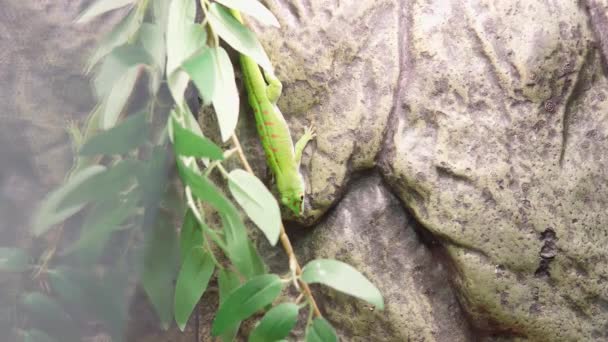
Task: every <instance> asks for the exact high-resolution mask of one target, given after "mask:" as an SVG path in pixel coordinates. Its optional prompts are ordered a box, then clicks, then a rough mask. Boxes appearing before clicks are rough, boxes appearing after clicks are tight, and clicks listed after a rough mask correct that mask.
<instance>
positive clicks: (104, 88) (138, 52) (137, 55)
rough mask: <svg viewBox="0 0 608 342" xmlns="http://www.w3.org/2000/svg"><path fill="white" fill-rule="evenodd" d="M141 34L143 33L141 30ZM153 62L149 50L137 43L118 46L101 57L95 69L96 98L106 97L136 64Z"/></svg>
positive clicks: (152, 63) (150, 63)
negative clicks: (98, 65) (99, 63)
mask: <svg viewBox="0 0 608 342" xmlns="http://www.w3.org/2000/svg"><path fill="white" fill-rule="evenodd" d="M147 25H149V24H147ZM141 34H142V35H143V32H142V33H141ZM154 64H155V61H154V58H153V57H152V56H151V55H150V53H149V51H147V50H146V49H144V48H142V47H141V46H140V45H139V44H124V45H121V46H118V47H117V48H115V49H114V50H112V52H111V53H109V54H108V55H107V56H106V57H105V58H104V59H103V62H101V65H100V67H99V68H98V70H96V71H95V79H94V86H95V93H96V95H97V99H104V98H106V97H107V96H108V94H109V93H110V91H111V90H112V87H114V85H115V84H117V83H118V82H119V80H120V79H121V77H123V76H124V75H125V73H126V72H127V71H128V70H129V69H131V68H133V67H135V66H138V65H139V66H143V65H154Z"/></svg>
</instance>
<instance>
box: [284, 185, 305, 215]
mask: <svg viewBox="0 0 608 342" xmlns="http://www.w3.org/2000/svg"><path fill="white" fill-rule="evenodd" d="M281 203H283V204H284V205H285V206H286V207H287V208H289V209H290V210H291V211H292V212H293V213H294V214H295V215H296V216H300V215H302V212H303V209H304V206H303V203H304V192H302V191H299V192H289V193H285V194H283V196H282V197H281Z"/></svg>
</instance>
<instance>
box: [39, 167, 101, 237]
mask: <svg viewBox="0 0 608 342" xmlns="http://www.w3.org/2000/svg"><path fill="white" fill-rule="evenodd" d="M105 169H106V168H105V167H103V166H101V165H92V166H89V167H87V168H84V169H82V170H81V171H80V172H78V173H76V174H74V175H72V177H70V179H69V180H68V181H67V182H66V183H65V184H64V185H63V186H61V187H60V188H59V189H57V190H55V191H53V192H52V193H50V194H49V195H48V196H47V197H46V199H45V200H44V202H43V203H42V206H41V207H40V208H39V209H38V211H37V212H36V214H35V216H34V220H33V224H32V232H33V233H34V235H35V236H40V235H42V234H44V233H45V232H46V231H47V230H48V229H49V228H50V227H51V226H53V225H55V224H57V223H59V222H61V221H63V220H65V219H67V218H68V217H70V216H72V215H74V214H75V213H76V212H78V211H79V210H80V209H82V207H83V206H84V205H85V204H84V203H78V204H74V205H72V206H70V207H65V206H63V208H62V207H61V205H62V203H63V202H64V199H65V198H66V196H68V195H70V194H71V193H73V192H74V191H75V190H78V188H80V187H81V186H82V184H83V183H85V182H87V181H88V180H89V179H91V178H93V177H95V176H97V175H99V174H101V173H103V172H104V171H105Z"/></svg>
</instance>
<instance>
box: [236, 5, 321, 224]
mask: <svg viewBox="0 0 608 342" xmlns="http://www.w3.org/2000/svg"><path fill="white" fill-rule="evenodd" d="M232 13H233V15H234V17H235V18H236V19H237V20H239V21H240V22H241V23H242V22H243V20H242V18H241V16H240V14H239V13H238V12H236V11H233V12H232ZM240 61H241V70H242V72H243V80H244V82H245V88H246V90H247V94H248V99H249V105H251V108H253V112H254V114H255V121H256V126H257V130H258V134H259V136H260V140H261V142H262V146H263V147H264V152H265V154H266V162H267V163H268V167H270V169H271V170H272V172H273V174H274V176H275V179H276V183H277V188H278V190H279V193H280V195H281V203H283V204H284V205H285V206H287V207H288V208H289V209H290V210H291V211H293V213H294V214H295V215H296V216H300V215H302V212H303V209H304V207H303V203H304V193H305V185H304V180H303V178H302V175H301V174H300V170H299V169H300V161H301V159H302V151H303V150H304V147H306V144H307V143H308V142H309V141H310V140H312V139H313V138H314V137H315V133H314V130H313V128H312V127H309V128H307V129H306V131H305V132H304V135H303V136H302V137H301V138H300V140H298V142H297V143H296V145H295V147H294V145H293V142H292V139H291V134H290V133H289V127H288V126H287V122H286V121H285V118H283V114H281V111H280V110H279V108H278V107H277V100H278V99H279V97H280V96H281V90H282V89H283V86H282V84H281V82H280V81H279V80H278V79H277V78H276V77H275V76H274V75H272V74H270V73H267V72H266V71H265V72H264V76H262V72H261V71H260V68H259V67H258V65H257V63H256V62H255V61H254V60H253V59H251V58H250V57H247V56H245V55H242V54H241V56H240Z"/></svg>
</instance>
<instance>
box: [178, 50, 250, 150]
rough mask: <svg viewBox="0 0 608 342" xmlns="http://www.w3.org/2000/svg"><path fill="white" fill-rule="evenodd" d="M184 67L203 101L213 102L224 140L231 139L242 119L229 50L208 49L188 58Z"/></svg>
mask: <svg viewBox="0 0 608 342" xmlns="http://www.w3.org/2000/svg"><path fill="white" fill-rule="evenodd" d="M183 68H184V70H186V72H187V73H188V74H189V75H190V77H191V78H192V80H193V81H194V85H196V87H197V89H198V91H199V92H200V93H201V96H202V97H203V100H205V101H206V102H209V100H211V102H212V103H213V108H214V109H215V113H216V115H217V119H218V122H219V125H220V133H221V135H222V141H226V140H228V139H229V138H230V136H231V135H232V132H234V129H235V128H236V123H237V121H238V118H239V94H238V91H237V88H236V82H235V80H234V69H233V68H232V63H231V62H230V57H228V53H226V50H224V49H223V48H221V47H219V48H210V49H205V50H204V51H203V52H201V53H199V54H197V55H195V56H193V57H192V58H191V59H189V60H188V61H186V62H185V63H184V65H183Z"/></svg>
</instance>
